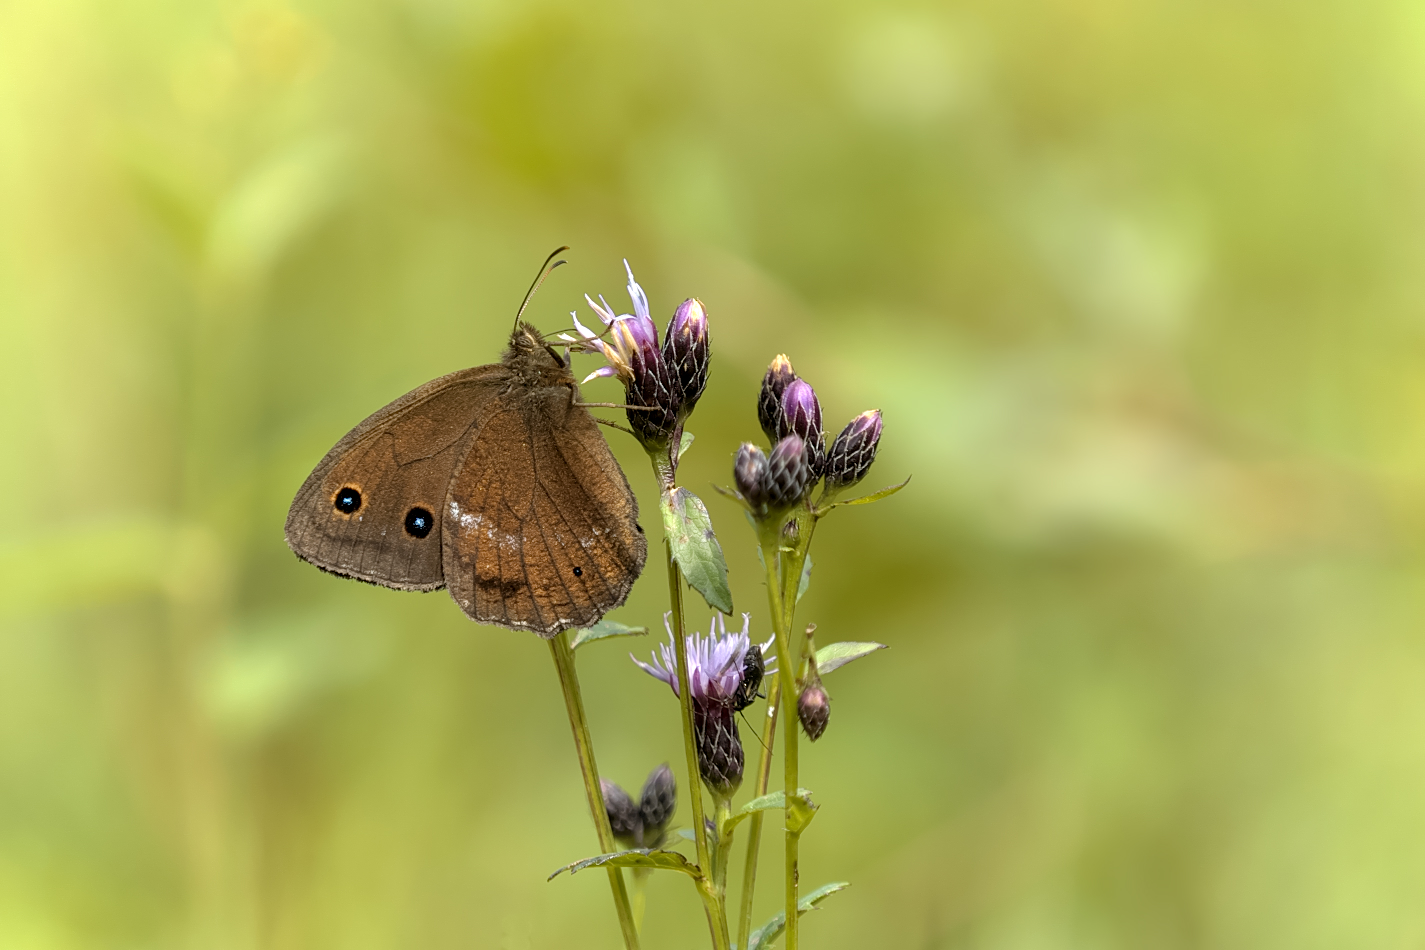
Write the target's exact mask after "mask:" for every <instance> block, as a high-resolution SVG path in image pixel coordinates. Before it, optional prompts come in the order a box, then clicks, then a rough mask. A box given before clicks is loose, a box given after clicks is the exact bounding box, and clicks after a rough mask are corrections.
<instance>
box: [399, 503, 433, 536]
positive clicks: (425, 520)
mask: <svg viewBox="0 0 1425 950" xmlns="http://www.w3.org/2000/svg"><path fill="white" fill-rule="evenodd" d="M434 527H435V516H434V515H432V514H431V513H430V512H429V511H427V510H426V509H424V508H420V507H417V508H412V509H411V510H410V511H408V512H406V534H409V535H410V536H411V537H413V538H424V537H425V536H426V535H428V534H430V530H431V528H434Z"/></svg>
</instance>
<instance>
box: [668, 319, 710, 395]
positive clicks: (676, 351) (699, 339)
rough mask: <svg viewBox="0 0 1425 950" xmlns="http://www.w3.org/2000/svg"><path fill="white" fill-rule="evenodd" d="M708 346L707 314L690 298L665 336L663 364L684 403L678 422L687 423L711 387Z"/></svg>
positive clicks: (671, 323)
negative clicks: (709, 385)
mask: <svg viewBox="0 0 1425 950" xmlns="http://www.w3.org/2000/svg"><path fill="white" fill-rule="evenodd" d="M711 354H712V351H711V348H710V347H709V344H708V312H707V308H706V307H704V306H703V302H702V301H701V300H699V299H698V298H696V297H689V298H688V299H687V300H684V301H683V302H682V304H680V305H679V307H678V309H677V310H676V311H674V312H673V319H672V320H671V321H670V322H669V323H668V330H667V332H666V333H665V334H664V336H663V362H664V363H665V364H666V365H667V367H668V376H669V378H670V379H671V380H672V381H673V385H674V387H675V388H676V389H677V391H678V396H679V398H680V399H681V400H682V405H681V406H680V408H679V410H678V415H679V418H682V419H686V418H687V417H688V416H689V415H691V414H692V412H693V407H694V406H696V405H697V403H698V398H699V397H700V396H702V394H703V390H704V389H706V388H707V385H708V369H709V366H710V365H711V362H712V361H711Z"/></svg>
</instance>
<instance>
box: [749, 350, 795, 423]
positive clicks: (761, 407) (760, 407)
mask: <svg viewBox="0 0 1425 950" xmlns="http://www.w3.org/2000/svg"><path fill="white" fill-rule="evenodd" d="M796 378H797V374H796V373H795V372H794V371H793V370H792V361H791V360H789V359H787V357H786V356H785V355H779V356H778V357H777V358H776V359H774V360H772V365H770V366H768V367H767V375H766V376H764V377H762V391H761V392H760V393H759V394H758V395H757V421H758V422H760V423H761V424H762V431H763V432H765V433H767V438H768V439H770V440H771V441H772V442H776V441H777V440H778V439H780V438H781V437H782V436H784V435H786V434H787V433H786V430H785V429H784V428H783V422H782V393H784V392H786V390H787V387H788V386H790V385H791V384H792V380H794V379H796Z"/></svg>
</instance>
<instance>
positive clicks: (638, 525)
mask: <svg viewBox="0 0 1425 950" xmlns="http://www.w3.org/2000/svg"><path fill="white" fill-rule="evenodd" d="M634 527H635V528H637V529H638V533H639V534H642V533H643V525H641V524H636V525H634Z"/></svg>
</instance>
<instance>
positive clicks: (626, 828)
mask: <svg viewBox="0 0 1425 950" xmlns="http://www.w3.org/2000/svg"><path fill="white" fill-rule="evenodd" d="M599 787H600V788H601V789H603V791H604V811H606V812H608V815H609V827H611V828H613V831H614V837H615V838H623V839H625V840H628V841H634V842H637V841H639V840H641V839H642V836H643V835H642V833H643V823H642V821H640V820H639V817H638V806H637V805H635V804H634V803H633V799H632V798H630V797H629V794H628V792H625V791H624V790H623V789H622V788H621V787H619V786H618V785H616V784H615V783H613V782H610V781H609V780H608V779H606V778H601V779H599ZM640 847H641V845H640Z"/></svg>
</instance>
